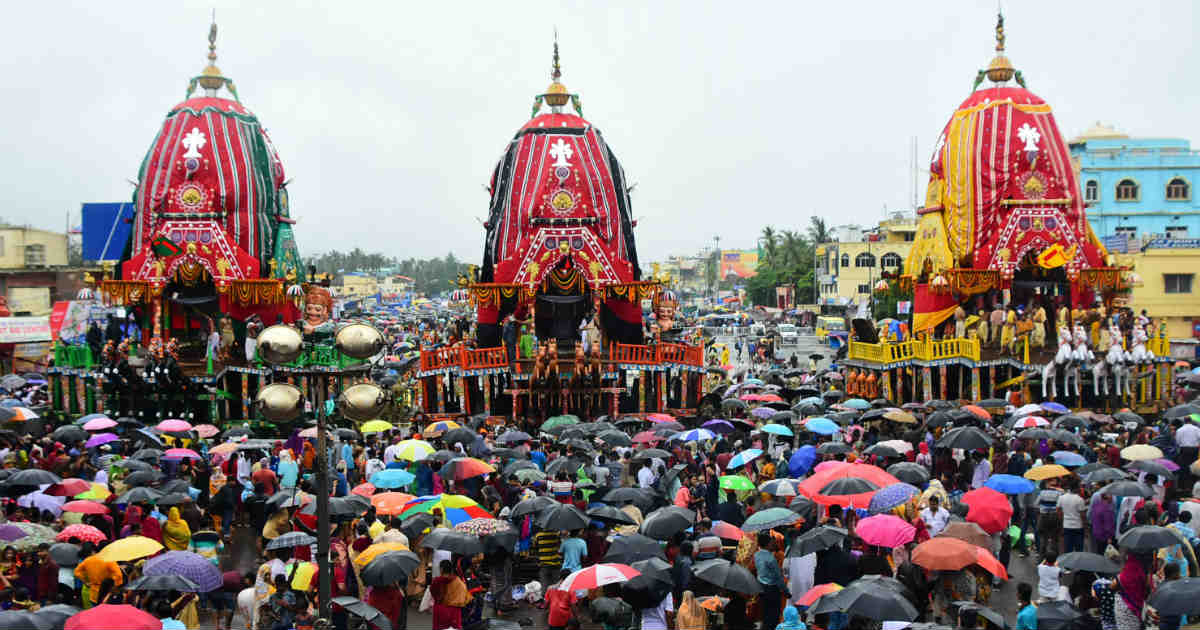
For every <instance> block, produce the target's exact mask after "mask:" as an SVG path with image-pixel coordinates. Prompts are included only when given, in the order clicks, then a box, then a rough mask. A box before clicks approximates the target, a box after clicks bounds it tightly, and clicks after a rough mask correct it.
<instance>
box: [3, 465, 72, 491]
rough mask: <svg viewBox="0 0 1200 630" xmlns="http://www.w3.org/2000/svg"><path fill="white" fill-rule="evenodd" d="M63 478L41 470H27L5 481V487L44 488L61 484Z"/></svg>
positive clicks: (14, 474)
mask: <svg viewBox="0 0 1200 630" xmlns="http://www.w3.org/2000/svg"><path fill="white" fill-rule="evenodd" d="M61 481H62V478H61V477H59V476H58V475H56V474H54V473H52V472H50V471H49V470H42V469H41V468H26V469H25V470H21V471H18V472H15V473H13V474H12V476H10V477H9V478H8V479H5V480H4V485H5V486H6V487H7V486H44V485H47V484H52V483H59V482H61Z"/></svg>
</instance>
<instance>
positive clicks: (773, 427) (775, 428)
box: [762, 424, 795, 437]
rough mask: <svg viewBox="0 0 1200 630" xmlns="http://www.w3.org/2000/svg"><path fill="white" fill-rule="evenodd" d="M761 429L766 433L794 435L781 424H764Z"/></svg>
mask: <svg viewBox="0 0 1200 630" xmlns="http://www.w3.org/2000/svg"><path fill="white" fill-rule="evenodd" d="M762 430H763V431H765V432H767V433H774V434H775V435H786V436H788V437H791V436H793V435H795V434H794V433H792V430H791V429H789V428H787V427H785V426H783V425H782V424H768V425H764V426H763V428H762Z"/></svg>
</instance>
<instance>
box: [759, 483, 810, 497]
mask: <svg viewBox="0 0 1200 630" xmlns="http://www.w3.org/2000/svg"><path fill="white" fill-rule="evenodd" d="M799 487H800V482H799V481H796V480H795V479H771V480H770V481H764V482H762V483H761V484H759V485H758V491H759V492H765V493H767V494H769V495H771V496H775V497H794V496H796V495H797V494H800V490H799Z"/></svg>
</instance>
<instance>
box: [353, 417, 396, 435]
mask: <svg viewBox="0 0 1200 630" xmlns="http://www.w3.org/2000/svg"><path fill="white" fill-rule="evenodd" d="M393 428H395V427H393V426H392V425H391V424H390V423H388V422H385V421H383V420H368V421H366V422H364V423H363V425H362V426H361V427H359V428H358V432H359V433H379V432H380V431H389V430H391V429H393Z"/></svg>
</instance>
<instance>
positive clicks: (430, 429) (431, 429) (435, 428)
mask: <svg viewBox="0 0 1200 630" xmlns="http://www.w3.org/2000/svg"><path fill="white" fill-rule="evenodd" d="M461 426H462V425H461V424H459V423H457V422H454V421H452V420H441V421H438V422H434V423H433V424H431V425H429V426H427V427H425V430H424V431H421V436H422V437H427V438H433V437H438V436H439V435H441V434H443V433H445V432H447V431H449V430H450V429H457V428H460V427H461Z"/></svg>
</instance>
